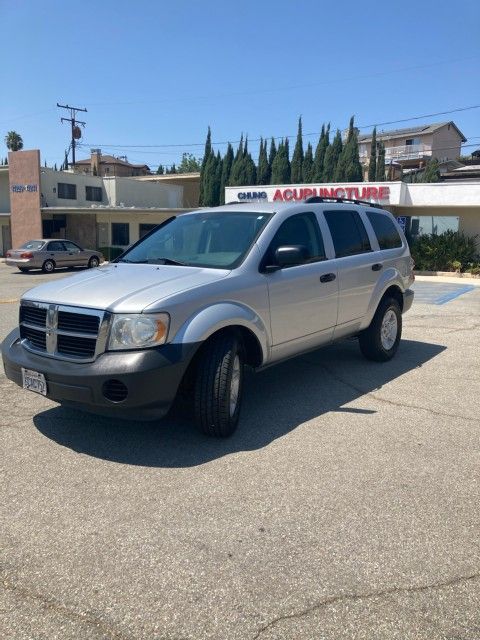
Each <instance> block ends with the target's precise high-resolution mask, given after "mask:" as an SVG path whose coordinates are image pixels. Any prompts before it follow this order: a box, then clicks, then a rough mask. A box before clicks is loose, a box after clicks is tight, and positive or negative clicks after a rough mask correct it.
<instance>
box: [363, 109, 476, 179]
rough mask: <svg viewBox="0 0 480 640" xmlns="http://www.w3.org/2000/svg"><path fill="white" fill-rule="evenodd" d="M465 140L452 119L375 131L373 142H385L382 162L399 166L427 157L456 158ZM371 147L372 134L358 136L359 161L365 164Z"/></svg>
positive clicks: (421, 161)
mask: <svg viewBox="0 0 480 640" xmlns="http://www.w3.org/2000/svg"><path fill="white" fill-rule="evenodd" d="M466 141H467V139H466V138H465V136H464V135H463V133H462V132H461V131H460V129H459V128H458V127H457V125H456V124H455V123H454V122H453V121H450V122H435V123H431V124H423V125H419V126H417V127H408V128H406V129H394V130H392V131H377V142H382V143H383V144H384V145H385V162H386V164H388V163H390V162H392V163H395V164H398V165H400V166H401V167H402V169H405V170H408V169H416V168H419V167H422V166H423V165H424V164H425V163H426V162H427V161H428V160H429V159H431V158H436V159H437V160H439V161H440V162H447V161H449V160H456V159H457V158H458V157H459V156H460V154H461V146H462V144H463V143H464V142H466ZM371 147H372V134H371V133H369V134H366V135H359V136H358V148H359V154H360V162H362V164H367V165H368V161H369V158H370V151H371Z"/></svg>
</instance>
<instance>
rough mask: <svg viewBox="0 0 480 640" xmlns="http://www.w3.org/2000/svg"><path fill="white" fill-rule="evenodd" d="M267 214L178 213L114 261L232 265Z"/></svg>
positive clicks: (243, 255)
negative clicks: (178, 214) (179, 214)
mask: <svg viewBox="0 0 480 640" xmlns="http://www.w3.org/2000/svg"><path fill="white" fill-rule="evenodd" d="M271 215H272V214H271V213H255V212H250V211H219V212H217V211H216V212H213V211H212V212H209V211H207V212H202V213H195V214H191V215H190V214H185V215H181V216H178V218H173V219H172V220H170V221H167V222H166V223H165V224H164V225H162V226H161V227H160V228H158V229H157V230H156V231H153V232H152V233H151V234H150V235H148V236H146V237H145V238H144V239H143V240H141V241H140V242H139V243H138V244H137V245H136V246H134V247H132V248H131V249H130V250H127V251H126V252H125V253H124V254H123V256H122V257H121V258H119V259H118V260H117V262H131V263H137V264H139V263H150V264H182V265H186V266H189V267H193V266H195V267H212V268H215V269H234V268H235V267H236V266H238V265H239V264H240V263H241V262H242V260H243V258H244V257H245V255H246V253H247V251H248V250H249V249H250V247H251V245H252V243H253V242H254V241H255V239H256V238H257V237H258V235H259V234H260V231H261V230H262V229H263V227H264V226H265V224H266V222H267V221H268V219H269V218H270V217H271Z"/></svg>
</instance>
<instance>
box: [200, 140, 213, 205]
mask: <svg viewBox="0 0 480 640" xmlns="http://www.w3.org/2000/svg"><path fill="white" fill-rule="evenodd" d="M211 153H212V132H211V131H210V127H208V131H207V139H206V140H205V149H204V152H203V158H202V166H201V167H200V194H199V198H198V203H199V204H200V205H203V204H205V199H204V193H203V192H204V187H205V170H206V166H207V162H208V159H209V157H210V155H211Z"/></svg>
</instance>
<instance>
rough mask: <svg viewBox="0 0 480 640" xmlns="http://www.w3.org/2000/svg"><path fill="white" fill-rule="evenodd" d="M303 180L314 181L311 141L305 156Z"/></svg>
mask: <svg viewBox="0 0 480 640" xmlns="http://www.w3.org/2000/svg"><path fill="white" fill-rule="evenodd" d="M303 180H304V182H313V148H312V145H311V144H310V142H309V143H308V145H307V150H306V151H305V156H304V158H303Z"/></svg>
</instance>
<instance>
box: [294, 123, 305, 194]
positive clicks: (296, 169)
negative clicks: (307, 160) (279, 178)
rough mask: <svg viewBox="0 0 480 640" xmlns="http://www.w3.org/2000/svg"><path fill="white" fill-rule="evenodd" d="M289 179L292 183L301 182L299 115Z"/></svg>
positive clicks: (301, 138) (301, 153) (301, 150)
mask: <svg viewBox="0 0 480 640" xmlns="http://www.w3.org/2000/svg"><path fill="white" fill-rule="evenodd" d="M291 181H292V183H293V184H297V183H301V182H303V134H302V118H301V117H300V118H299V119H298V131H297V141H296V143H295V148H294V150H293V157H292V163H291Z"/></svg>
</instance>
